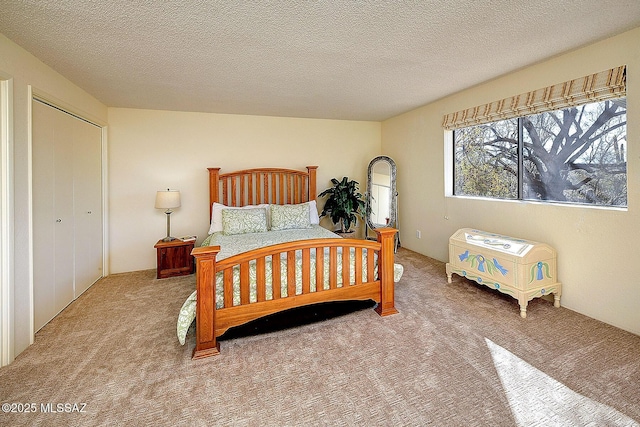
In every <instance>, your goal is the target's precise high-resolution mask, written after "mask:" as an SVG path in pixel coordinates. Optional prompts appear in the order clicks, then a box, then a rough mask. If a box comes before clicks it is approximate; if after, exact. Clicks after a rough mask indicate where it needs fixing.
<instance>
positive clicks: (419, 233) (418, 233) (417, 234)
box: [416, 230, 422, 239]
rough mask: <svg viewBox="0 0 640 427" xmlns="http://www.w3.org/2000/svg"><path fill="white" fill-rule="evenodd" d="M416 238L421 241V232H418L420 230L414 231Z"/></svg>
mask: <svg viewBox="0 0 640 427" xmlns="http://www.w3.org/2000/svg"><path fill="white" fill-rule="evenodd" d="M416 237H417V238H418V239H422V231H420V230H416Z"/></svg>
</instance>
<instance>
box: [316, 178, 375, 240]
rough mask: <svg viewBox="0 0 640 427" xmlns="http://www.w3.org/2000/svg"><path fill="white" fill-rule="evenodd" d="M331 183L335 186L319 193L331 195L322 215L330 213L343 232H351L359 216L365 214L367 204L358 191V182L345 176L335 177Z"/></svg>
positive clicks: (321, 195) (320, 195)
mask: <svg viewBox="0 0 640 427" xmlns="http://www.w3.org/2000/svg"><path fill="white" fill-rule="evenodd" d="M331 183H332V184H333V187H331V188H327V189H326V190H324V191H323V192H322V193H320V194H319V195H318V197H324V196H329V197H328V198H327V201H326V202H325V204H324V208H323V209H322V213H321V214H320V216H321V217H323V216H327V215H328V216H329V217H330V218H331V221H333V223H334V224H335V225H340V229H339V232H340V233H341V234H348V233H351V232H352V230H351V225H354V226H355V225H356V224H357V218H358V216H359V217H363V216H364V211H365V206H366V205H365V202H364V198H363V196H362V194H360V193H359V191H358V182H357V181H353V180H349V178H347V177H346V176H345V177H343V178H342V181H338V180H337V179H335V178H333V179H331Z"/></svg>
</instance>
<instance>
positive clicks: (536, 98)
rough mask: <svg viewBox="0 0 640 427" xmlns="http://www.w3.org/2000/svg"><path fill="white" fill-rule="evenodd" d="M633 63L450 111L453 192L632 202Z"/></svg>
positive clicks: (445, 124)
mask: <svg viewBox="0 0 640 427" xmlns="http://www.w3.org/2000/svg"><path fill="white" fill-rule="evenodd" d="M626 75H627V67H626V66H625V65H621V66H618V67H614V68H612V69H609V70H604V71H600V72H597V73H594V74H590V75H587V76H584V77H579V78H577V79H573V80H569V81H566V82H562V83H558V84H555V85H552V86H548V87H545V88H541V89H536V90H533V91H531V92H528V93H524V94H520V95H515V96H511V97H509V98H505V99H501V100H498V101H493V102H490V103H488V104H484V105H478V106H476V107H472V108H467V109H464V110H460V111H456V112H453V113H449V114H446V115H445V116H444V118H443V122H442V126H443V127H444V128H445V129H446V130H453V194H455V195H465V196H479V197H491V198H500V199H514V200H540V201H548V202H563V203H582V204H590V205H599V206H627V158H626V156H627V155H626V148H627V103H626V98H625V97H626V95H627V86H626Z"/></svg>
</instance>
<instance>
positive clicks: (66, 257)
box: [32, 100, 102, 331]
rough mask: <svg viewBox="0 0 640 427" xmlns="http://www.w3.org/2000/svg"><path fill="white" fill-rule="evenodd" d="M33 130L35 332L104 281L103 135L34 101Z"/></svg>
mask: <svg viewBox="0 0 640 427" xmlns="http://www.w3.org/2000/svg"><path fill="white" fill-rule="evenodd" d="M32 129H33V130H32V147H33V150H32V153H33V154H32V165H33V168H32V169H33V263H34V266H33V281H34V284H33V290H34V327H35V330H36V331H37V330H39V329H40V328H41V327H42V326H44V325H45V324H46V323H47V322H49V321H50V320H51V319H52V318H53V317H55V316H56V315H57V314H58V313H59V312H60V311H62V310H63V309H64V308H65V307H66V306H67V305H68V304H69V303H71V302H72V301H73V300H74V299H75V298H77V297H78V296H79V295H80V294H81V293H82V292H84V291H85V290H86V289H87V288H88V287H89V286H91V285H92V284H93V283H94V282H95V281H96V280H98V279H99V278H100V277H101V276H102V194H101V189H102V183H101V177H102V170H101V164H102V161H101V156H102V149H101V147H102V133H101V130H100V128H98V127H97V126H95V125H92V124H90V123H87V122H85V121H83V120H81V119H78V118H77V117H75V116H72V115H70V114H67V113H65V112H62V111H60V110H58V109H56V108H53V107H51V106H48V105H46V104H43V103H41V102H39V101H36V100H34V101H33V108H32Z"/></svg>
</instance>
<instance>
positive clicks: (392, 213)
mask: <svg viewBox="0 0 640 427" xmlns="http://www.w3.org/2000/svg"><path fill="white" fill-rule="evenodd" d="M383 161H384V162H387V163H388V164H389V169H390V173H391V175H390V177H389V178H390V180H391V186H390V187H391V188H390V190H391V197H390V198H389V200H390V204H391V206H389V224H388V225H385V224H374V223H373V222H372V221H371V215H370V212H369V205H370V199H371V190H372V189H371V185H372V181H373V180H372V178H373V168H374V167H375V165H376V163H378V162H383ZM397 196H398V192H397V191H396V162H394V161H393V159H392V158H391V157H388V156H378V157H376V158H374V159H373V160H371V161H370V162H369V167H368V168H367V212H366V221H367V225H368V226H369V228H370V229H372V230H374V229H376V228H381V227H395V223H396V220H397V214H398V213H397V212H396V208H397V203H396V197H397Z"/></svg>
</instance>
